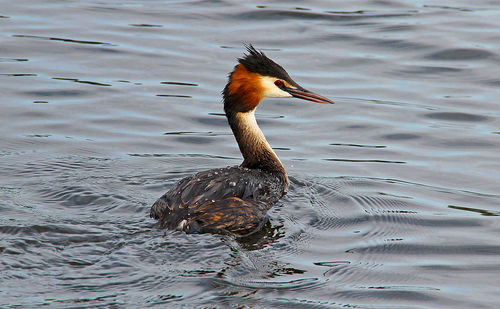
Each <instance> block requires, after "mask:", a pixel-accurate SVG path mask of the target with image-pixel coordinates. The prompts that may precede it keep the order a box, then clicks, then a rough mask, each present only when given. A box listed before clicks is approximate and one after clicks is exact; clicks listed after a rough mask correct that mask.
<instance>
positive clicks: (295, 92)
mask: <svg viewBox="0 0 500 309" xmlns="http://www.w3.org/2000/svg"><path fill="white" fill-rule="evenodd" d="M285 91H286V92H288V93H289V94H291V95H292V96H293V97H296V98H299V99H303V100H308V101H313V102H316V103H323V104H334V102H332V101H330V100H329V99H327V98H325V97H322V96H320V95H319V94H316V93H314V92H311V91H309V90H306V89H304V88H302V87H300V88H299V87H298V88H291V87H286V89H285Z"/></svg>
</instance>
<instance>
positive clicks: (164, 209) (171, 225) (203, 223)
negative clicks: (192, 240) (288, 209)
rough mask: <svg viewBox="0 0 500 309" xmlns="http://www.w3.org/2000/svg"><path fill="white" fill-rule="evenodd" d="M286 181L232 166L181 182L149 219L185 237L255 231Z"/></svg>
mask: <svg viewBox="0 0 500 309" xmlns="http://www.w3.org/2000/svg"><path fill="white" fill-rule="evenodd" d="M287 186H288V180H287V179H284V178H283V177H282V175H279V174H275V173H268V172H265V171H262V170H259V169H248V168H244V167H239V166H234V167H226V168H219V169H213V170H208V171H203V172H200V173H197V174H195V175H193V176H189V177H186V178H184V179H182V180H181V181H180V182H179V183H177V185H176V186H175V187H173V188H172V189H170V191H168V192H167V193H165V195H163V196H162V197H161V198H159V199H158V200H157V201H156V202H155V203H154V205H153V206H152V207H151V217H153V218H154V219H157V220H159V225H160V226H161V227H164V228H168V229H178V230H183V231H185V232H187V233H203V232H216V233H217V232H232V233H235V234H240V235H243V234H248V233H251V232H252V231H254V230H256V229H257V228H259V227H260V226H261V225H262V224H263V223H264V222H265V219H266V213H267V211H268V210H269V208H271V206H272V205H273V204H274V203H275V202H276V201H278V200H279V199H280V198H281V197H282V196H283V195H284V194H285V190H286V187H287Z"/></svg>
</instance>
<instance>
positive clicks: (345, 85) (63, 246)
mask: <svg viewBox="0 0 500 309" xmlns="http://www.w3.org/2000/svg"><path fill="white" fill-rule="evenodd" d="M194 4H196V5H193V2H186V3H185V2H165V3H163V2H158V1H135V0H129V1H122V2H113V1H101V2H99V3H97V2H89V1H80V2H78V3H72V4H71V5H68V4H67V3H58V2H54V1H39V2H38V3H36V4H35V3H27V2H26V1H14V2H12V1H11V2H9V5H1V4H0V11H1V14H0V25H1V27H0V29H1V30H0V33H1V34H2V38H3V39H2V45H1V48H0V50H1V51H0V67H1V69H0V71H1V72H0V85H1V86H0V87H1V91H0V93H1V94H2V99H3V100H2V104H1V106H0V110H1V113H0V115H1V116H0V117H1V120H2V121H0V126H1V128H2V129H3V130H2V132H3V134H2V138H1V139H0V146H1V147H0V158H1V160H0V171H1V173H0V200H1V201H2V202H1V203H0V235H1V236H0V255H1V261H2V263H1V266H0V280H1V282H2V289H0V299H1V300H0V306H4V307H11V306H21V307H42V306H46V307H51V308H54V307H64V308H67V307H92V308H94V307H139V308H141V307H146V306H154V305H161V306H164V307H165V306H166V307H183V306H184V307H186V306H187V307H213V306H216V307H222V308H225V307H229V308H231V307H245V308H270V307H282V308H295V307H299V308H302V307H314V308H338V307H357V308H415V307H419V308H420V307H440V308H441V307H449V308H491V307H495V306H497V304H498V302H499V300H500V299H499V297H498V296H497V293H496V292H497V291H496V287H497V286H498V278H497V277H498V269H499V268H500V265H499V256H500V242H499V241H498V237H496V235H498V232H500V230H499V228H498V226H499V225H498V223H497V220H498V218H497V217H498V216H499V215H500V209H499V206H498V205H499V204H500V203H499V201H500V195H499V192H500V186H499V183H500V181H499V178H500V173H499V172H498V171H499V170H500V166H499V163H498V151H496V150H497V149H498V147H499V146H500V142H499V139H498V138H499V129H498V128H499V120H498V118H499V117H498V116H499V115H500V114H499V108H498V101H499V92H498V86H499V85H500V79H499V78H498V63H499V59H500V58H499V53H498V50H500V48H499V46H498V42H499V40H498V35H497V33H496V32H495V31H496V30H495V29H497V28H498V26H499V21H498V18H497V15H498V11H499V10H500V6H498V5H497V4H495V3H489V4H485V3H478V2H473V1H469V2H462V3H460V6H457V5H456V4H454V3H443V4H440V5H429V4H423V3H419V2H417V3H415V2H397V3H396V2H393V1H389V2H346V3H335V5H334V6H332V3H331V2H328V1H308V2H302V3H301V4H300V7H297V6H296V5H289V4H286V3H270V4H267V3H266V5H252V4H245V5H241V4H240V3H236V2H230V1H229V2H228V1H219V2H196V3H194ZM34 12H36V14H34ZM243 43H253V44H254V45H255V46H256V47H257V48H262V49H263V50H264V51H265V52H266V53H267V54H268V55H269V56H270V57H271V58H273V59H275V60H276V61H277V62H279V63H280V64H282V65H283V66H284V67H286V68H287V70H288V71H289V72H290V74H291V75H293V76H294V77H295V79H296V80H297V82H299V83H300V84H301V85H303V86H304V87H305V88H307V89H311V90H313V91H317V92H319V93H322V94H324V95H325V96H327V97H329V98H332V99H334V101H335V102H336V103H337V104H335V105H333V106H332V109H331V110H328V111H325V110H324V108H322V106H318V105H315V104H308V103H305V102H300V101H298V100H293V99H281V100H280V99H275V100H266V101H264V102H263V104H261V106H260V107H259V110H258V111H257V118H258V121H259V124H260V125H261V126H262V128H263V130H264V133H265V134H266V137H267V139H268V141H269V142H270V144H271V145H272V146H273V149H274V150H275V151H276V152H277V154H278V155H279V157H280V158H281V160H282V161H283V163H284V165H285V166H286V168H287V171H288V174H289V176H290V180H291V186H290V189H289V192H288V194H287V195H286V196H285V197H284V198H283V199H282V201H280V203H278V204H277V205H276V206H275V207H274V208H272V209H271V210H270V212H269V221H268V222H267V223H266V224H265V225H264V226H263V228H262V229H261V230H260V231H259V232H258V233H255V234H252V235H249V236H246V237H233V236H229V235H210V234H203V235H186V234H184V233H180V232H176V231H163V230H158V229H157V228H155V226H154V221H153V220H151V219H150V218H149V217H148V212H149V207H150V205H151V203H152V202H154V200H155V199H156V198H157V197H158V196H160V195H161V194H163V193H164V192H165V191H166V190H168V189H169V188H170V187H171V186H172V185H173V184H174V183H175V182H176V181H178V180H179V179H181V178H182V177H184V176H187V175H189V174H192V173H194V172H196V171H200V170H203V169H208V168H213V167H218V166H220V167H223V166H226V165H236V164H238V163H239V162H240V160H241V159H240V158H241V156H240V154H239V150H238V147H237V145H236V143H235V141H234V138H233V136H232V135H231V132H230V130H229V128H228V126H227V122H226V119H225V117H224V115H223V114H221V113H222V104H221V99H220V91H221V90H222V88H223V86H224V84H225V82H226V79H227V72H229V71H231V69H232V68H233V66H234V65H235V64H236V58H237V57H240V56H241V55H242V52H243Z"/></svg>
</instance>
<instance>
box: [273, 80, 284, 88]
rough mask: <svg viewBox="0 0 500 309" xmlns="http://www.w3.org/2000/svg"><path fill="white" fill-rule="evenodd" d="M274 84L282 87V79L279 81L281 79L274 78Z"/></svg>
mask: <svg viewBox="0 0 500 309" xmlns="http://www.w3.org/2000/svg"><path fill="white" fill-rule="evenodd" d="M274 84H275V85H276V87H279V88H281V87H283V81H281V80H279V79H278V80H276V81H275V82H274Z"/></svg>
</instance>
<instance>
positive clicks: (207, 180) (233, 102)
mask: <svg viewBox="0 0 500 309" xmlns="http://www.w3.org/2000/svg"><path fill="white" fill-rule="evenodd" d="M245 47H246V50H247V53H246V54H244V55H243V57H241V58H238V64H237V65H236V66H235V67H234V69H233V71H232V72H231V73H229V76H228V82H227V84H226V86H225V87H224V90H223V91H222V97H223V102H224V112H225V114H226V117H227V121H228V124H229V126H230V127H231V130H232V132H233V135H234V137H235V139H236V142H237V143H238V146H239V149H240V152H241V154H242V156H243V162H242V163H241V164H240V165H237V166H228V167H224V168H215V169H210V170H206V171H202V172H198V173H196V174H194V175H192V176H188V177H185V178H183V179H181V180H180V181H179V182H178V183H177V184H175V185H174V186H173V187H172V188H171V189H170V190H169V191H168V192H167V193H165V194H164V195H163V196H161V197H160V198H159V199H158V200H157V201H156V202H155V203H154V204H153V205H152V206H151V211H150V216H151V218H153V219H156V220H157V221H158V227H160V228H166V229H170V230H179V231H184V232H186V233H188V234H189V233H223V234H224V233H230V234H234V235H237V236H242V235H249V234H252V233H254V232H256V231H258V230H259V229H260V228H261V227H262V226H263V224H264V223H265V222H266V221H267V211H268V210H269V209H270V208H271V207H272V206H273V204H275V203H276V202H277V201H278V200H279V199H280V198H281V197H283V196H284V195H285V194H286V192H287V188H288V186H289V180H288V176H287V173H286V171H285V167H284V166H283V164H282V163H281V161H280V159H279V158H278V156H277V155H276V153H275V152H274V151H273V149H272V148H271V146H270V145H269V143H268V142H267V140H266V138H265V136H264V134H263V133H262V131H261V129H260V128H259V126H258V124H257V121H256V119H255V109H256V108H257V106H258V105H259V103H260V102H261V101H262V99H264V98H289V97H295V98H299V99H303V100H309V101H312V102H317V103H325V104H333V103H334V102H332V101H331V100H329V99H327V98H325V97H323V96H320V95H318V94H316V93H314V92H311V91H309V90H306V89H305V88H303V87H301V86H299V84H297V83H296V82H295V81H294V80H293V79H292V78H291V77H290V76H289V75H288V73H287V72H286V71H285V69H283V67H282V66H280V65H279V64H277V63H276V62H274V61H273V60H271V59H270V58H268V57H267V56H266V55H265V54H264V53H263V52H262V51H258V50H256V49H255V48H254V47H253V45H251V44H249V45H245Z"/></svg>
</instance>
